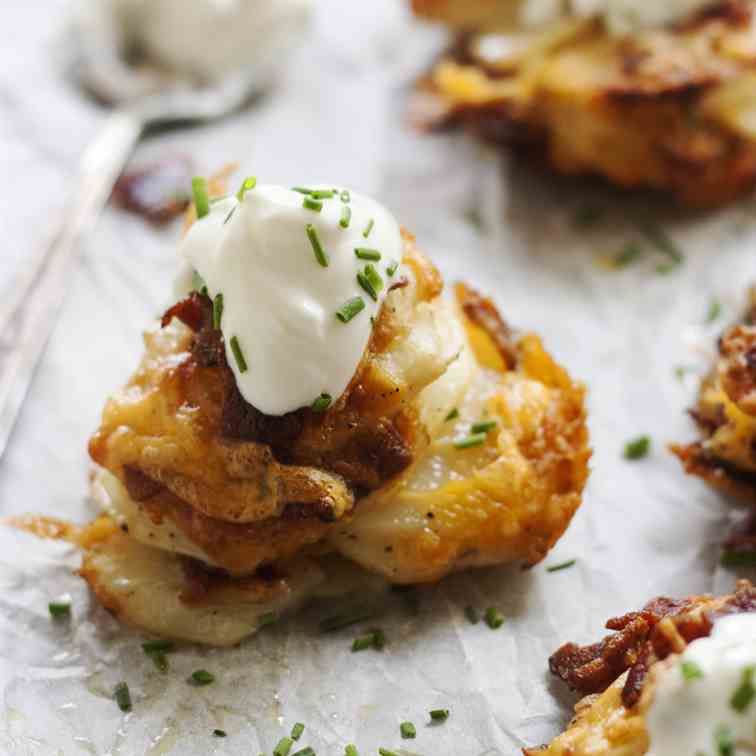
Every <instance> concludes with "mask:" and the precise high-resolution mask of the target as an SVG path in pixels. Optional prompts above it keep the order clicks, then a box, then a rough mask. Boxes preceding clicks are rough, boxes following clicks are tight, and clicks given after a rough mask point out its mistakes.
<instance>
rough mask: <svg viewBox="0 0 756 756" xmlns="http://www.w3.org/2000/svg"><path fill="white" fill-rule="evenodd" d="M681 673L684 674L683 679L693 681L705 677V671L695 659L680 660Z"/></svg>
mask: <svg viewBox="0 0 756 756" xmlns="http://www.w3.org/2000/svg"><path fill="white" fill-rule="evenodd" d="M680 674H681V675H682V676H683V680H685V681H686V682H691V681H692V680H700V679H702V678H703V676H704V673H703V670H702V669H701V667H699V666H698V664H696V663H695V662H694V661H687V660H686V661H682V662H680Z"/></svg>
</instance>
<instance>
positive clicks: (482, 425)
mask: <svg viewBox="0 0 756 756" xmlns="http://www.w3.org/2000/svg"><path fill="white" fill-rule="evenodd" d="M497 425H498V423H497V422H496V420H481V421H480V422H478V423H473V424H472V427H471V428H470V431H471V432H472V433H488V432H489V431H492V430H493V429H494V428H495V427H496V426H497Z"/></svg>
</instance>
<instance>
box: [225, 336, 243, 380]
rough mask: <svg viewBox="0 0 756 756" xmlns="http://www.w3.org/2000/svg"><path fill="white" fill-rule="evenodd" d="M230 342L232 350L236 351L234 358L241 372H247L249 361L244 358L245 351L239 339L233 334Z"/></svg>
mask: <svg viewBox="0 0 756 756" xmlns="http://www.w3.org/2000/svg"><path fill="white" fill-rule="evenodd" d="M229 343H230V344H231V351H232V352H233V353H234V359H235V360H236V364H237V366H238V368H239V372H240V373H246V372H247V361H246V360H245V359H244V353H243V352H242V350H241V347H240V346H239V339H237V338H236V336H232V337H231V341H230V342H229Z"/></svg>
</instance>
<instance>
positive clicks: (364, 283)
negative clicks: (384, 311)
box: [357, 273, 378, 302]
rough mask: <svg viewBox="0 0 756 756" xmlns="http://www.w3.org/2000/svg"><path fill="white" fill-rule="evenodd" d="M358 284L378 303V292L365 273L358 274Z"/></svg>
mask: <svg viewBox="0 0 756 756" xmlns="http://www.w3.org/2000/svg"><path fill="white" fill-rule="evenodd" d="M357 283H358V284H359V285H360V286H361V287H362V288H363V289H364V290H365V291H366V292H367V294H369V295H370V298H371V299H373V300H375V301H376V302H377V301H378V292H377V291H376V290H375V289H374V288H373V287H372V285H371V283H370V281H368V279H367V277H366V276H365V274H364V273H358V274H357Z"/></svg>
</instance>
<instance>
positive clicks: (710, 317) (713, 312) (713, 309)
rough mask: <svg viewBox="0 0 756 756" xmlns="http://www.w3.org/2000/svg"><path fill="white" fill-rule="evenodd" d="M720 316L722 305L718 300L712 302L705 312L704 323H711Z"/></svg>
mask: <svg viewBox="0 0 756 756" xmlns="http://www.w3.org/2000/svg"><path fill="white" fill-rule="evenodd" d="M721 314H722V305H721V304H720V302H719V300H718V299H714V300H712V302H711V304H710V305H709V309H708V310H707V311H706V322H707V323H713V322H714V321H715V320H716V319H717V318H718V317H719V316H720V315H721Z"/></svg>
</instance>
